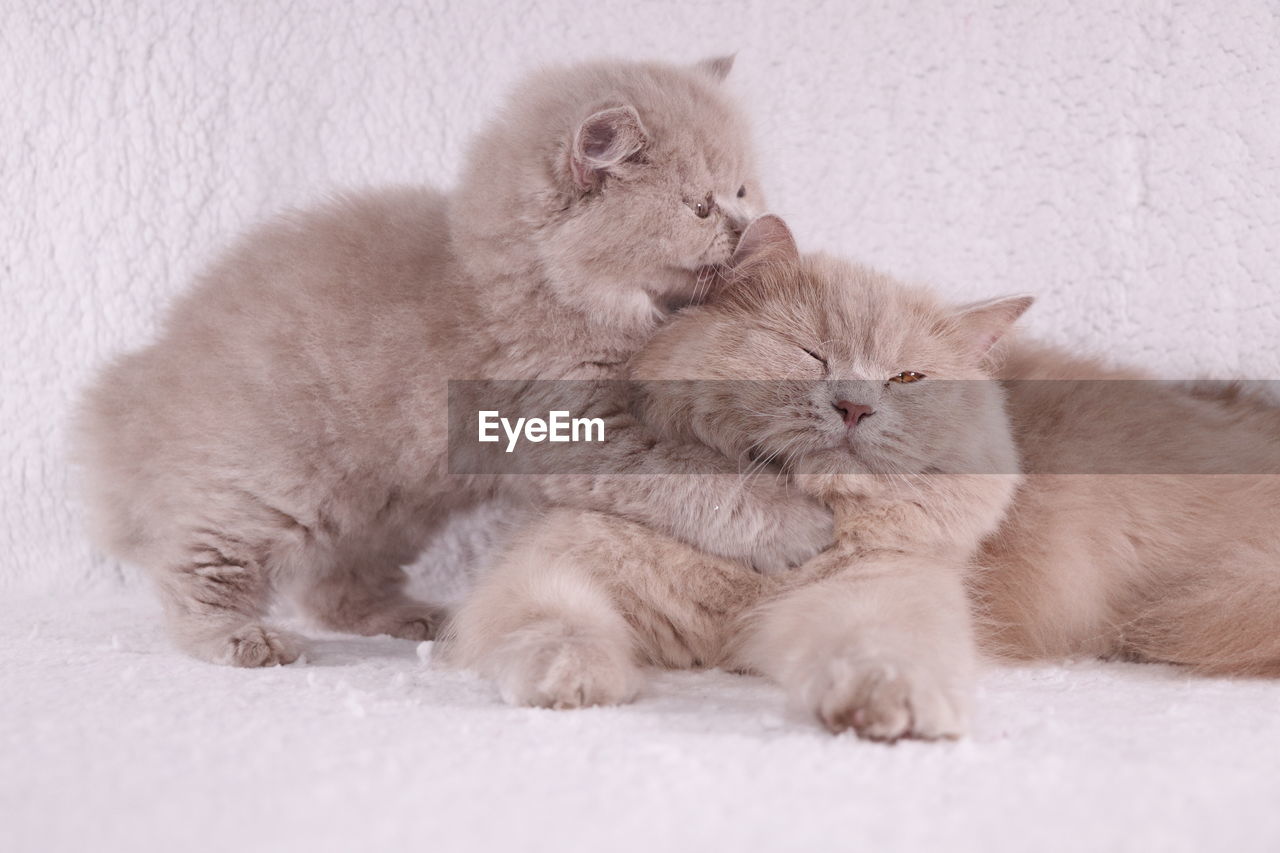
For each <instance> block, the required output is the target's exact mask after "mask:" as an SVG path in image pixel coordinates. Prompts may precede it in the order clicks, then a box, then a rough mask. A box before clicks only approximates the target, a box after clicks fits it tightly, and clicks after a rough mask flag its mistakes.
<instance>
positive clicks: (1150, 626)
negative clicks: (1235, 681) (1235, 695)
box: [1124, 566, 1280, 678]
mask: <svg viewBox="0 0 1280 853" xmlns="http://www.w3.org/2000/svg"><path fill="white" fill-rule="evenodd" d="M1124 639H1125V645H1126V647H1127V650H1128V651H1129V652H1131V653H1132V654H1133V655H1134V656H1135V657H1138V658H1140V659H1144V660H1151V661H1164V662H1168V663H1177V664H1184V665H1186V666H1190V667H1192V668H1193V669H1195V670H1196V671H1197V672H1200V673H1202V674H1205V675H1236V676H1254V677H1265V678H1277V677H1280V567H1275V566H1265V567H1257V568H1253V569H1251V570H1246V569H1243V568H1240V569H1232V570H1224V571H1221V572H1215V573H1213V574H1208V573H1206V574H1199V575H1196V576H1194V577H1191V578H1188V579H1185V580H1183V581H1181V582H1179V583H1177V584H1173V585H1170V586H1165V587H1164V588H1163V589H1162V590H1161V591H1160V593H1159V595H1158V596H1154V597H1152V598H1151V599H1149V600H1147V601H1146V602H1145V603H1144V604H1143V605H1142V606H1141V607H1140V608H1139V610H1138V614H1137V616H1136V617H1135V618H1134V619H1133V620H1132V621H1131V622H1129V623H1128V624H1127V625H1126V626H1125V630H1124Z"/></svg>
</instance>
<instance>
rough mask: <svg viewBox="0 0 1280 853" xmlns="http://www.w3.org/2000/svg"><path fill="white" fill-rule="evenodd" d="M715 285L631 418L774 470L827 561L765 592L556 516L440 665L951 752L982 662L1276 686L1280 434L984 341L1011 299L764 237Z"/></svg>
mask: <svg viewBox="0 0 1280 853" xmlns="http://www.w3.org/2000/svg"><path fill="white" fill-rule="evenodd" d="M732 263H733V267H734V270H735V274H736V276H737V279H738V281H737V283H736V284H735V286H733V287H731V288H727V289H725V290H724V291H722V292H721V293H719V294H718V295H717V297H716V298H715V299H714V300H713V301H712V302H711V304H708V305H705V306H702V307H699V308H696V309H692V310H690V311H689V312H687V313H686V314H685V315H684V316H682V317H680V318H678V319H677V320H676V321H675V322H673V323H671V324H670V325H668V326H667V327H666V328H665V329H663V330H662V331H661V332H660V333H659V334H658V335H656V336H655V337H654V339H653V340H652V341H651V342H650V343H649V344H648V345H647V347H646V348H645V349H644V350H643V351H642V352H640V353H639V354H638V355H637V356H636V358H635V360H634V364H633V369H632V372H633V375H634V376H636V377H637V379H638V380H640V381H641V384H642V385H643V386H644V389H645V394H646V399H645V401H644V407H645V410H644V417H645V418H646V419H647V420H648V421H649V422H650V423H651V424H653V425H654V426H655V427H656V428H657V429H658V431H659V432H660V433H662V434H663V435H665V436H667V437H669V438H683V439H686V440H692V441H697V442H701V443H705V444H709V445H711V446H714V447H717V448H718V449H720V450H721V451H722V452H724V453H725V454H726V455H730V456H741V455H743V454H749V455H751V456H752V457H753V458H756V459H757V460H760V461H761V462H765V461H768V460H770V459H776V460H778V461H780V462H781V463H782V465H781V467H782V468H783V469H784V470H785V471H786V472H787V474H788V478H789V481H790V482H793V483H795V484H796V485H797V487H800V488H803V489H805V490H807V491H808V492H809V493H811V494H814V495H817V496H821V497H822V498H823V499H825V500H827V501H828V502H830V503H831V505H832V506H833V507H834V509H835V512H836V529H837V543H836V545H835V546H833V547H832V548H831V549H829V550H828V551H826V552H824V553H822V554H819V555H818V556H816V557H815V558H814V559H813V560H812V561H810V563H808V564H806V565H805V566H804V567H802V568H801V569H799V570H797V571H796V572H793V573H791V574H787V575H781V576H777V577H762V576H760V575H758V574H755V573H753V572H751V571H749V570H748V569H747V568H746V567H744V566H743V565H742V564H741V563H738V562H734V561H731V560H725V559H721V558H718V557H713V556H709V555H706V554H702V553H699V552H697V551H696V550H694V549H692V548H690V547H688V546H687V545H685V544H683V543H680V542H676V541H674V540H671V539H670V538H669V537H665V536H662V535H660V534H656V533H654V532H653V531H652V530H648V529H646V528H644V527H643V526H642V525H639V524H636V523H634V522H631V521H628V520H625V519H618V518H612V517H609V516H607V515H604V514H600V513H580V512H574V511H570V510H561V511H559V512H557V513H555V514H553V515H551V516H550V517H548V518H546V519H544V520H542V521H541V522H538V523H536V524H533V525H531V526H530V527H529V528H528V529H526V530H525V531H523V532H522V533H521V535H520V536H518V537H517V538H516V539H515V541H514V543H513V545H512V546H511V548H510V550H509V551H508V553H507V555H506V556H505V557H504V558H503V559H502V560H501V561H500V562H499V564H498V565H497V566H496V567H495V568H494V570H493V571H492V572H491V573H490V574H489V575H488V576H487V577H486V578H485V580H484V581H483V582H482V583H481V584H480V585H479V586H478V588H477V590H476V591H475V592H474V593H473V595H472V597H471V598H470V599H469V600H468V601H467V602H466V603H465V604H464V605H463V607H462V608H461V609H460V610H459V612H458V613H457V614H456V616H455V620H454V622H453V624H452V625H451V627H450V629H449V631H448V632H447V637H448V645H447V646H446V648H445V651H446V653H447V657H446V659H448V660H450V661H452V662H455V663H457V664H460V665H466V666H470V667H473V668H475V669H478V670H479V671H481V672H482V673H484V674H486V675H488V676H489V677H492V678H494V679H495V680H496V681H497V683H498V685H499V687H500V689H501V692H502V694H503V696H504V698H506V699H507V700H508V701H510V702H513V703H522V704H534V705H546V706H550V707H578V706H581V705H586V704H601V703H610V702H620V701H625V700H626V699H628V698H630V697H631V696H633V695H634V694H635V693H636V691H637V690H638V689H639V687H640V686H641V684H642V673H641V670H640V668H639V666H638V664H639V663H652V664H658V665H664V666H676V667H687V666H699V665H701V666H724V667H728V668H731V669H742V670H748V671H755V672H760V673H763V674H765V675H768V676H770V677H772V678H773V679H775V680H777V681H778V682H780V683H782V684H783V685H785V686H786V688H787V689H788V691H789V693H790V694H791V696H792V697H793V699H794V700H795V701H796V702H797V703H799V704H800V705H801V706H802V707H804V708H806V709H807V710H808V711H810V712H812V713H813V714H815V715H816V716H817V717H818V718H819V719H820V720H822V721H823V722H824V723H825V724H826V726H827V727H828V728H830V729H831V730H833V731H840V730H845V729H853V730H855V731H856V732H857V733H858V734H860V735H862V736H865V737H869V738H876V739H883V740H895V739H897V738H899V737H906V736H910V737H920V738H942V737H958V736H960V735H962V734H963V733H964V732H965V731H966V730H967V726H968V718H969V714H970V707H971V699H972V683H973V678H974V672H975V668H976V665H977V663H978V661H979V659H980V657H979V655H980V654H981V655H982V656H983V657H987V658H993V659H999V658H1003V659H1009V658H1017V659H1035V658H1048V657H1060V656H1065V655H1081V654H1090V655H1098V656H1102V657H1117V656H1119V657H1128V658H1133V659H1138V660H1147V661H1163V662H1171V663H1178V664H1184V665H1188V666H1190V667H1192V668H1194V669H1196V670H1199V671H1204V672H1209V673H1219V674H1230V675H1271V676H1274V675H1280V618H1278V617H1277V616H1276V614H1277V613H1280V536H1277V535H1276V533H1275V531H1274V530H1273V529H1272V523H1271V520H1272V518H1273V516H1274V512H1275V507H1276V506H1277V505H1280V478H1276V477H1275V476H1274V475H1275V474H1276V473H1280V430H1278V429H1277V427H1280V410H1277V409H1276V408H1274V407H1273V406H1269V405H1267V404H1266V402H1265V401H1263V400H1261V399H1259V398H1256V397H1253V396H1250V395H1245V394H1239V393H1230V392H1228V393H1226V394H1225V396H1223V395H1218V396H1215V392H1214V391H1213V390H1211V389H1209V390H1206V389H1200V390H1194V391H1191V392H1188V391H1187V390H1186V389H1183V388H1180V387H1177V386H1175V385H1173V384H1170V383H1158V382H1152V381H1141V379H1142V374H1140V373H1138V372H1135V371H1123V370H1113V369H1107V368H1104V367H1102V366H1100V365H1099V364H1098V363H1096V362H1093V361H1090V360H1087V359H1081V358H1076V357H1073V356H1070V355H1068V354H1066V353H1063V352H1059V351H1056V350H1052V349H1049V348H1045V347H1042V346H1038V345H1036V344H1034V343H1029V342H1026V341H1023V340H1020V339H1018V338H1017V337H1016V336H1010V337H1009V338H1006V339H1004V340H1002V338H1003V337H1004V336H1005V334H1006V333H1007V331H1008V330H1009V328H1010V327H1011V326H1012V324H1013V323H1014V322H1015V321H1016V319H1017V318H1018V316H1019V315H1020V314H1021V313H1022V312H1023V311H1025V310H1026V309H1027V308H1028V307H1029V305H1030V304H1031V300H1030V299H1029V298H1026V297H1015V298H1009V299H1002V300H995V301H992V302H988V303H981V304H978V305H970V306H962V307H960V308H958V309H955V308H947V307H946V306H944V305H942V304H941V303H940V302H939V301H938V300H937V299H936V297H933V296H931V295H930V294H929V293H928V292H926V291H922V290H919V289H913V288H909V287H906V286H904V285H901V284H898V283H896V282H894V281H893V280H892V279H889V278H887V277H884V276H881V275H879V274H876V273H873V272H871V271H869V270H867V269H865V268H861V267H858V266H855V265H852V264H849V263H845V262H841V261H836V260H833V259H830V258H826V257H822V256H805V257H802V256H801V255H800V254H799V253H798V251H797V249H796V247H795V242H794V240H793V239H792V237H791V236H790V233H789V232H788V231H787V229H786V227H785V225H784V224H782V223H781V222H780V221H779V220H777V219H776V218H775V217H764V218H762V219H761V220H758V221H757V222H756V223H754V224H753V225H752V226H751V227H749V228H748V229H747V231H746V233H744V235H743V237H742V240H741V242H740V244H739V247H738V250H737V252H736V253H735V256H734V260H733V262H732ZM743 377H750V378H751V379H759V380H768V381H747V382H743V381H727V380H735V379H736V380H741V379H742V378H743ZM984 377H994V378H998V379H999V380H1001V381H999V382H993V381H976V382H974V381H947V380H975V379H977V380H981V379H982V378H984ZM690 379H697V380H703V381H698V382H688V381H684V382H680V381H670V380H690ZM1063 379H1075V380H1086V381H1085V382H1083V383H1081V382H1063V381H1061V380H1063ZM706 380H712V381H710V382H708V381H706ZM1098 380H1107V381H1098ZM1219 389H1220V386H1219ZM922 392H923V393H922ZM877 419H879V420H877ZM846 433H847V435H848V438H847V439H846V438H845V436H846ZM922 472H927V473H922ZM1071 472H1079V473H1071ZM1198 472H1199V473H1198ZM1241 472H1254V473H1250V474H1244V473H1241ZM553 590H554V592H552V591H553Z"/></svg>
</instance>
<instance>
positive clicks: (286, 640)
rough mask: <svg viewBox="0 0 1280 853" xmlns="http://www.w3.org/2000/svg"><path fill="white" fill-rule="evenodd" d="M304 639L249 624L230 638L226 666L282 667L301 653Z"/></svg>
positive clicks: (274, 629) (275, 629) (263, 626)
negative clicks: (227, 664)
mask: <svg viewBox="0 0 1280 853" xmlns="http://www.w3.org/2000/svg"><path fill="white" fill-rule="evenodd" d="M302 645H303V642H302V638H301V637H299V636H298V635H297V634H292V633H290V632H288V631H281V630H279V629H277V628H269V627H267V626H265V625H246V626H244V627H243V628H241V629H239V630H238V631H236V632H235V633H233V634H232V635H231V636H230V637H228V638H227V645H226V660H225V662H226V663H229V664H231V665H232V666H244V667H257V666H280V665H283V664H288V663H293V662H294V661H296V660H297V659H298V657H299V656H300V655H301V654H302Z"/></svg>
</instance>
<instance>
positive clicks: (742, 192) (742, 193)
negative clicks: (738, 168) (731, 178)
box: [738, 184, 747, 198]
mask: <svg viewBox="0 0 1280 853" xmlns="http://www.w3.org/2000/svg"><path fill="white" fill-rule="evenodd" d="M746 195H747V185H746V184H743V185H742V186H740V187H738V198H745V197H746Z"/></svg>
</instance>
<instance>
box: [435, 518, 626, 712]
mask: <svg viewBox="0 0 1280 853" xmlns="http://www.w3.org/2000/svg"><path fill="white" fill-rule="evenodd" d="M583 515H586V514H580V513H576V512H569V511H562V512H556V513H553V514H551V515H550V516H548V517H546V518H544V519H540V520H538V521H536V522H534V523H533V524H531V525H530V526H529V527H528V528H527V529H526V530H525V531H523V532H522V533H521V534H519V535H517V537H516V539H515V541H514V542H513V544H512V545H511V547H510V548H508V549H507V550H506V551H505V552H504V553H503V555H502V556H501V557H499V558H498V560H497V562H496V564H495V565H494V566H492V567H491V568H490V569H489V570H488V572H487V573H486V575H485V576H484V577H483V579H482V580H481V581H480V583H479V584H478V585H477V587H476V588H475V590H473V592H472V593H471V595H470V596H469V597H468V599H467V600H466V601H465V602H464V603H463V605H462V607H461V608H459V610H458V612H457V613H455V614H454V616H453V618H452V619H451V620H450V623H449V625H448V627H447V629H446V636H445V638H444V641H443V643H442V645H441V652H442V656H443V658H444V659H445V660H446V661H448V662H449V663H450V664H452V665H455V666H460V667H466V668H469V669H474V670H476V671H477V672H479V673H480V674H482V675H484V676H486V677H488V678H491V679H493V680H494V681H495V682H496V683H497V685H498V689H499V691H500V692H501V694H502V697H503V699H505V700H506V701H507V702H509V703H511V704H513V705H533V706H538V707H547V708H579V707H585V706H589V705H612V704H618V703H621V702H625V701H628V700H629V699H631V698H632V697H633V696H635V694H636V691H637V690H638V689H639V687H640V682H641V673H640V668H639V666H638V665H637V662H636V657H637V655H636V645H635V639H634V637H633V634H632V630H631V626H630V625H628V623H627V620H626V618H624V616H623V615H622V613H621V612H620V610H619V608H618V605H617V602H616V601H615V600H614V598H613V597H612V595H611V594H610V591H609V589H608V587H607V585H606V584H604V583H603V582H602V581H601V580H600V579H599V578H598V577H597V576H596V574H595V572H594V571H593V568H592V566H591V565H589V560H584V559H583V558H582V557H583V554H584V551H583V546H584V544H585V543H586V542H587V540H588V539H590V532H589V531H584V530H583V529H582V526H581V525H580V524H579V523H578V522H579V521H580V519H581V517H582V516H583Z"/></svg>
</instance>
